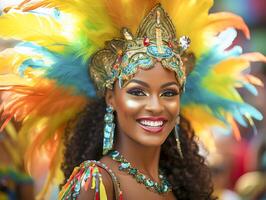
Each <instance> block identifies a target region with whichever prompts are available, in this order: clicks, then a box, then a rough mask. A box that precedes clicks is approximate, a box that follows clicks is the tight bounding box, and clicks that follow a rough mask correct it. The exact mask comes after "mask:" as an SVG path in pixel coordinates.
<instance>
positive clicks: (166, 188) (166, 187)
mask: <svg viewBox="0 0 266 200" xmlns="http://www.w3.org/2000/svg"><path fill="white" fill-rule="evenodd" d="M168 189H169V187H168V185H166V184H162V185H161V190H162V192H164V193H165V192H167V191H168Z"/></svg>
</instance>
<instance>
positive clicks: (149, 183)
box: [109, 151, 171, 194]
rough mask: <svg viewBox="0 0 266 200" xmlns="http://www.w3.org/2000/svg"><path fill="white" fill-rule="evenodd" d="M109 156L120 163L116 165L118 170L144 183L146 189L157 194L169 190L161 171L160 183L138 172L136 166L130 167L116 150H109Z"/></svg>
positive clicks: (169, 187)
mask: <svg viewBox="0 0 266 200" xmlns="http://www.w3.org/2000/svg"><path fill="white" fill-rule="evenodd" d="M109 156H110V157H111V158H112V159H113V160H115V161H117V162H119V163H120V165H119V167H118V169H119V170H120V171H124V172H126V173H128V174H129V175H131V176H133V178H135V179H136V181H137V182H138V183H141V184H144V185H145V186H146V188H147V189H149V190H151V191H153V192H156V193H158V194H165V193H167V192H170V191H171V185H170V183H169V182H168V180H167V179H166V177H165V176H164V175H163V173H162V172H161V171H160V174H159V179H160V183H157V182H155V181H153V180H151V179H150V178H147V177H146V176H145V175H144V174H142V173H140V172H139V170H138V169H137V168H134V167H132V166H131V164H130V163H129V162H128V161H127V160H126V159H125V158H124V157H123V156H122V155H121V154H120V153H119V152H118V151H111V152H110V153H109Z"/></svg>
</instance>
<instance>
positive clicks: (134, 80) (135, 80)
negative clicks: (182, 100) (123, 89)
mask: <svg viewBox="0 0 266 200" xmlns="http://www.w3.org/2000/svg"><path fill="white" fill-rule="evenodd" d="M129 83H138V84H140V85H142V86H144V87H149V85H148V83H146V82H144V81H141V80H137V79H131V80H130V81H128V82H127V83H126V85H128V84H129ZM170 85H176V86H177V87H178V88H179V85H178V84H177V83H176V82H168V83H164V84H163V85H161V88H165V87H167V86H170Z"/></svg>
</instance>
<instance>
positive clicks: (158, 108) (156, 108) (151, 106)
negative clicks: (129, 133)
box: [146, 95, 163, 114]
mask: <svg viewBox="0 0 266 200" xmlns="http://www.w3.org/2000/svg"><path fill="white" fill-rule="evenodd" d="M146 110H147V111H149V112H152V113H154V114H160V113H161V112H162V111H163V105H162V102H161V101H160V97H158V96H157V95H151V96H150V98H149V100H147V104H146Z"/></svg>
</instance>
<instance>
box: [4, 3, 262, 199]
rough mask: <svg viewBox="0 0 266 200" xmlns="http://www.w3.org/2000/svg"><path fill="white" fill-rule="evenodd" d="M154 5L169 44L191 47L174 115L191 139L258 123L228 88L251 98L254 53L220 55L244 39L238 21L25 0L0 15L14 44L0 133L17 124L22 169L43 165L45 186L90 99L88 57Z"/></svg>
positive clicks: (134, 7) (177, 8)
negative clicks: (190, 64) (169, 32)
mask: <svg viewBox="0 0 266 200" xmlns="http://www.w3.org/2000/svg"><path fill="white" fill-rule="evenodd" d="M158 3H160V4H161V5H162V7H163V8H164V9H165V10H166V12H167V13H168V14H169V17H170V18H171V20H172V22H173V25H174V26H175V29H176V35H177V37H181V36H183V35H186V36H188V37H189V38H190V39H191V41H192V43H191V47H190V51H191V52H193V54H194V55H195V58H196V61H195V66H194V68H193V71H192V72H191V73H190V74H189V76H188V77H187V81H186V88H185V93H184V94H183V95H182V99H181V113H182V115H183V116H184V117H185V118H187V119H189V121H190V122H191V124H192V126H193V128H194V129H195V132H196V133H197V134H198V135H200V134H202V133H208V132H210V130H211V128H212V127H217V126H219V127H223V128H229V129H230V128H232V127H233V128H234V132H235V133H238V131H237V128H236V127H237V126H235V124H236V122H237V123H239V124H241V125H244V126H245V125H247V124H248V123H249V124H251V125H253V121H252V119H257V120H260V119H262V115H261V114H260V112H259V111H257V110H256V109H255V108H254V107H252V106H250V105H248V104H247V103H245V102H244V101H243V99H242V98H241V96H240V94H239V93H238V91H237V90H236V88H239V87H244V88H246V89H247V90H249V91H250V92H252V93H253V94H256V93H257V92H256V88H255V87H254V85H260V86H261V85H262V83H261V82H260V81H259V80H258V79H257V78H256V77H253V76H251V75H248V74H245V73H243V71H244V70H245V69H246V68H248V67H249V64H250V62H254V61H264V62H265V61H266V59H265V57H264V56H263V55H261V54H259V53H248V54H242V49H241V47H239V46H235V47H232V48H230V49H229V50H228V47H230V46H231V45H232V41H233V40H234V38H235V37H236V34H237V32H236V29H237V30H239V31H242V32H243V33H244V35H245V36H246V37H247V38H249V30H248V28H247V26H246V24H245V23H244V22H243V20H242V18H240V17H239V16H236V15H234V14H231V13H225V12H221V13H213V14H209V9H210V8H211V7H212V4H213V0H175V1H170V0H160V1H159V0H112V1H110V0H97V1H92V0H65V1H61V0H39V1H31V0H26V1H23V2H22V3H21V4H18V5H13V6H12V7H6V8H4V9H3V11H2V15H1V16H0V27H2V28H1V29H0V37H2V38H4V39H16V40H20V41H21V42H20V43H18V44H17V45H16V46H15V47H14V48H11V49H6V50H4V51H2V52H1V54H0V74H1V75H0V90H1V107H0V108H1V112H2V116H1V120H2V128H4V127H5V126H6V125H7V124H8V122H9V121H10V119H11V118H15V119H16V120H18V121H20V122H21V123H22V127H21V130H20V131H19V138H20V140H21V142H22V143H23V147H24V151H25V155H26V157H25V158H26V162H27V163H28V165H27V166H28V169H29V170H35V169H36V168H37V167H36V163H35V166H33V161H34V160H36V159H37V158H40V157H42V158H46V159H47V160H49V165H50V170H49V175H48V178H47V182H46V186H47V185H48V184H49V183H50V182H51V181H52V179H53V178H54V177H55V174H57V172H58V169H59V166H60V163H61V160H62V148H63V144H62V138H63V137H64V129H65V128H66V124H67V123H68V121H69V120H71V119H73V118H74V117H75V116H76V115H77V114H78V113H79V112H80V111H82V110H83V108H84V107H85V105H86V104H87V103H89V101H90V99H91V98H94V97H95V95H96V89H95V86H94V85H93V83H92V81H91V79H90V77H89V75H88V62H89V59H90V57H91V55H92V54H93V53H94V52H95V51H97V50H99V49H101V48H103V47H104V43H105V41H108V40H111V39H113V38H117V37H120V30H121V28H123V27H127V28H128V29H130V30H131V31H132V32H133V33H135V32H136V31H137V28H138V26H139V24H140V22H141V20H142V19H143V18H144V16H146V15H147V14H148V13H149V11H150V10H151V9H152V8H153V7H154V6H156V4H158ZM228 28H230V29H228ZM235 121H236V122H235ZM48 155H49V156H48ZM46 189H47V187H45V190H46ZM45 190H44V192H43V193H41V195H40V196H42V195H44V194H45Z"/></svg>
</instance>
